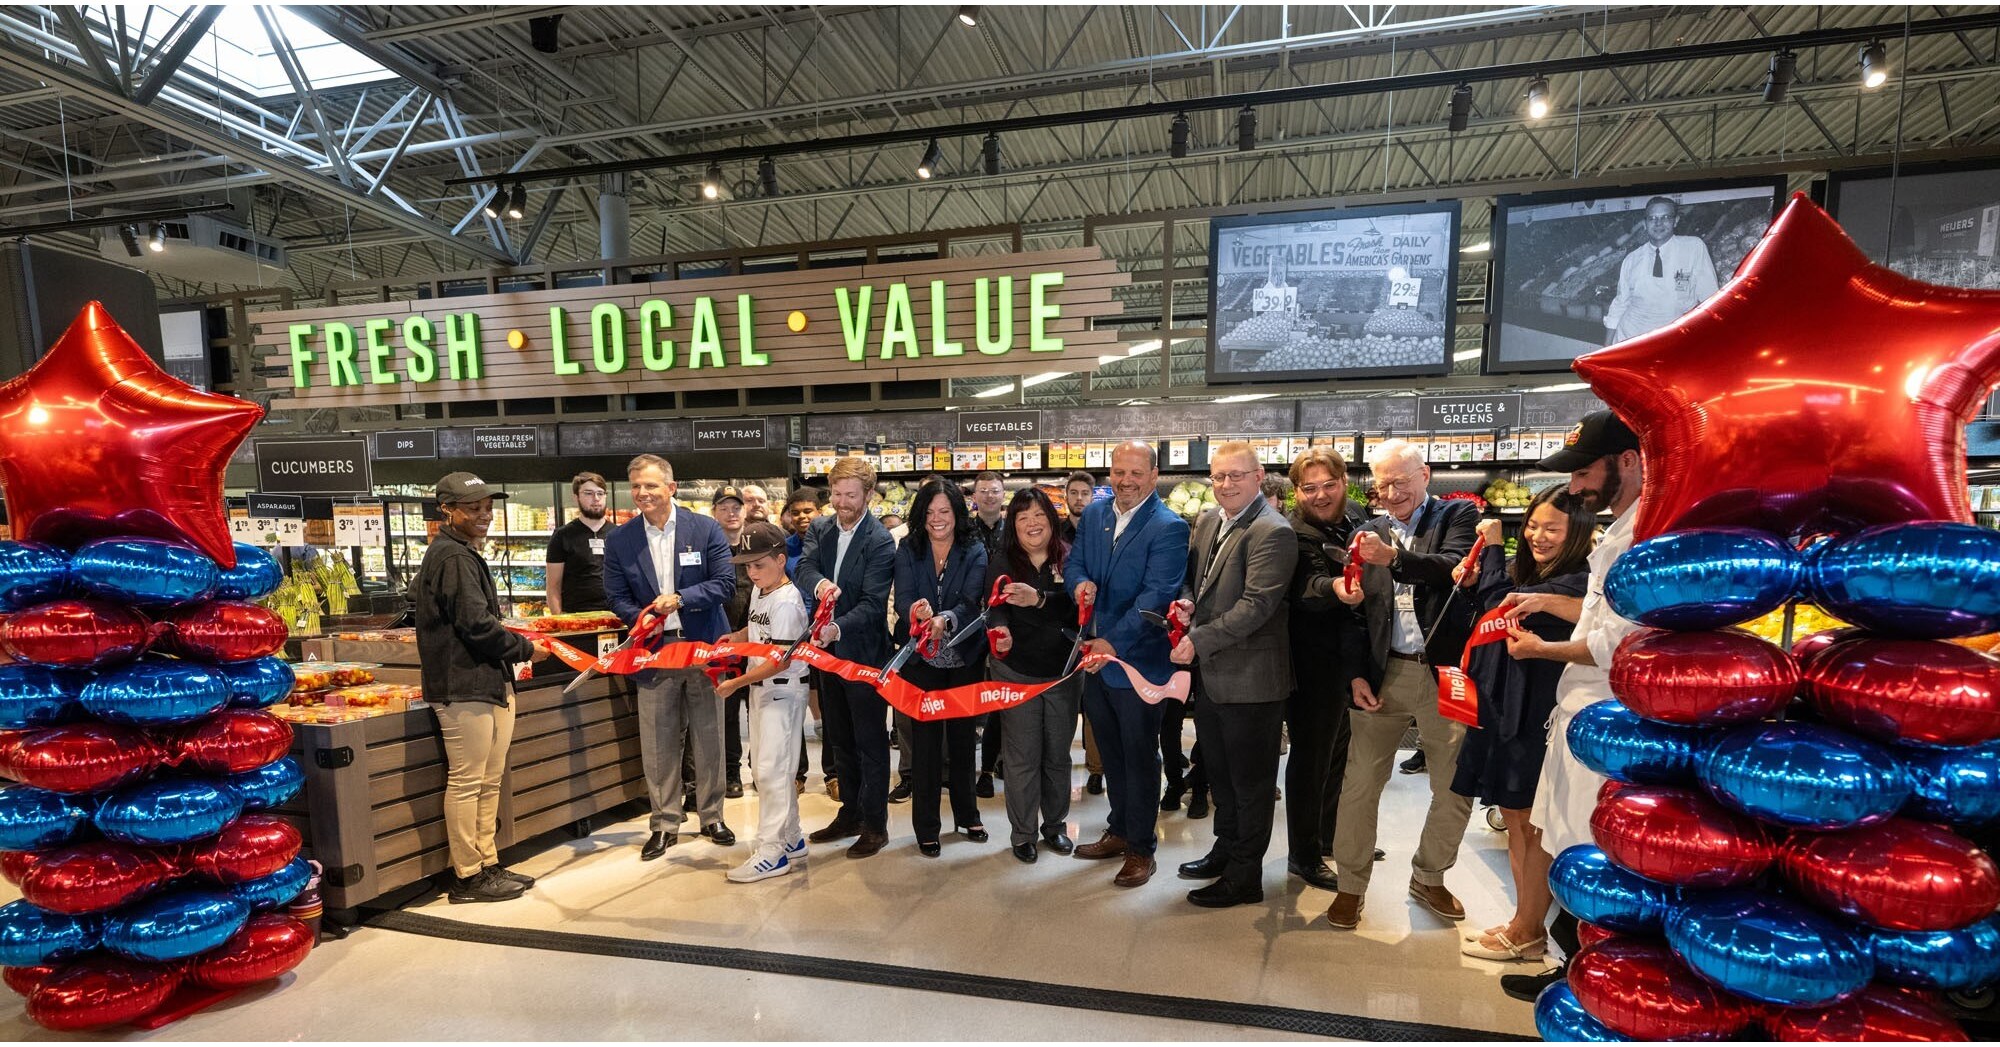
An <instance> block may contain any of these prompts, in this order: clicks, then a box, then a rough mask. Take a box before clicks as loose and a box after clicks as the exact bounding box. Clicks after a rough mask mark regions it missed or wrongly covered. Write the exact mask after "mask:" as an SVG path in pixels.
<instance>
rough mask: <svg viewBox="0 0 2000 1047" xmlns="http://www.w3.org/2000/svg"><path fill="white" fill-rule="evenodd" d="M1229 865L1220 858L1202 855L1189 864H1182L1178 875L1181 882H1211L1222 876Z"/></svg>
mask: <svg viewBox="0 0 2000 1047" xmlns="http://www.w3.org/2000/svg"><path fill="white" fill-rule="evenodd" d="M1228 865H1229V863H1228V862H1227V861H1224V860H1223V859H1222V858H1221V857H1220V856H1218V855H1213V854H1204V855H1202V856H1201V857H1199V858H1196V859H1195V860H1194V861H1191V862H1182V863H1181V867H1180V875H1181V879H1183V880H1213V879H1215V878H1216V877H1218V876H1221V875H1222V870H1223V869H1225V868H1227V867H1228Z"/></svg>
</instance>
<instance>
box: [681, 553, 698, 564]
mask: <svg viewBox="0 0 2000 1047" xmlns="http://www.w3.org/2000/svg"><path fill="white" fill-rule="evenodd" d="M681 566H682V567H700V566H701V550H699V549H689V550H687V551H686V552H683V553H681Z"/></svg>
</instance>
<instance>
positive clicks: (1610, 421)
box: [1500, 411, 1645, 1000]
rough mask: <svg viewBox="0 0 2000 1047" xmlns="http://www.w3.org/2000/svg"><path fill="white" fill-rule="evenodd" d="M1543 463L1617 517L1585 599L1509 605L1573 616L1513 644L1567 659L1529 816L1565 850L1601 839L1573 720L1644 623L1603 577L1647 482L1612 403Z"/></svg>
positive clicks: (1571, 936)
mask: <svg viewBox="0 0 2000 1047" xmlns="http://www.w3.org/2000/svg"><path fill="white" fill-rule="evenodd" d="M1540 468H1542V469H1546V470H1548V471H1550V472H1558V473H1561V472H1566V473H1569V474H1570V478H1569V490H1570V493H1571V494H1574V495H1577V496H1578V497H1580V498H1582V499H1583V500H1584V504H1586V505H1588V506H1589V507H1590V508H1592V509H1596V510H1598V511H1599V512H1602V511H1604V510H1606V509H1609V510H1611V512H1612V513H1613V514H1614V516H1615V517H1616V519H1615V521H1614V522H1613V523H1612V524H1611V527H1610V529H1608V530H1606V531H1605V532H1604V537H1603V538H1601V539H1599V540H1598V543H1597V548H1596V549H1594V550H1592V551H1591V554H1590V588H1589V590H1588V591H1587V592H1586V593H1585V595H1584V596H1583V597H1582V598H1581V599H1578V598H1576V597H1570V596H1557V595H1555V594H1553V593H1528V594H1520V593H1510V594H1509V595H1508V596H1507V599H1506V606H1508V607H1509V608H1510V609H1509V611H1508V615H1509V617H1510V618H1512V619H1513V620H1514V621H1515V622H1517V623H1518V622H1519V620H1520V619H1522V618H1525V617H1527V616H1528V615H1531V614H1534V613H1536V612H1546V613H1549V614H1554V615H1557V616H1559V617H1562V618H1567V619H1569V620H1570V621H1573V622H1575V623H1576V631H1575V632H1574V633H1572V634H1571V637H1570V639H1568V640H1566V641H1563V642H1561V643H1549V642H1548V641H1546V640H1543V639H1541V638H1540V637H1538V636H1536V635H1535V634H1534V633H1532V632H1529V631H1527V630H1525V629H1522V628H1521V627H1520V626H1519V625H1518V624H1516V625H1515V626H1514V628H1513V629H1512V631H1511V633H1510V635H1511V637H1512V639H1510V640H1508V641H1507V652H1508V653H1509V654H1511V655H1513V656H1514V657H1515V658H1549V659H1553V660H1555V661H1560V662H1565V663H1567V664H1566V665H1565V666H1564V668H1563V674H1562V679H1561V680H1559V681H1557V683H1556V711H1555V715H1554V716H1553V717H1552V718H1551V719H1550V721H1549V748H1548V755H1547V756H1546V757H1544V758H1543V760H1542V777H1541V780H1540V781H1539V782H1538V783H1536V786H1535V806H1534V809H1533V810H1532V811H1531V812H1530V813H1529V816H1528V821H1529V823H1530V824H1531V825H1533V826H1534V827H1535V828H1537V829H1539V830H1541V833H1542V849H1543V850H1545V851H1547V852H1548V853H1549V854H1550V855H1558V854H1561V853H1562V852H1563V851H1565V850H1567V849H1568V848H1570V847H1573V846H1575V845H1577V844H1580V843H1587V844H1595V843H1596V842H1597V841H1596V838H1595V837H1594V836H1593V835H1592V833H1591V831H1590V815H1591V812H1592V811H1594V810H1596V808H1597V792H1598V790H1599V789H1600V788H1602V787H1603V785H1604V778H1603V776H1601V775H1599V774H1597V773H1596V772H1594V771H1592V770H1591V769H1590V768H1588V767H1585V766H1584V765H1583V764H1582V763H1580V762H1578V761H1577V759H1576V757H1575V756H1572V755H1571V754H1570V751H1569V722H1570V720H1571V719H1572V718H1574V717H1575V716H1576V714H1577V712H1578V711H1580V710H1582V709H1583V708H1584V707H1585V706H1588V705H1594V704H1596V703H1597V702H1601V701H1603V700H1604V699H1606V698H1610V697H1612V694H1611V677H1610V670H1611V655H1612V653H1613V652H1614V651H1616V650H1617V649H1618V644H1619V642H1620V641H1621V640H1623V639H1625V637H1626V636H1627V635H1628V634H1630V633H1632V632H1633V631H1634V630H1636V629H1638V628H1639V626H1638V625H1637V623H1634V622H1631V621H1627V620H1626V619H1624V618H1621V617H1619V616H1618V614H1617V613H1616V612H1614V611H1613V610H1612V609H1611V606H1610V605H1609V604H1607V603H1606V602H1605V600H1604V576H1605V573H1606V572H1608V571H1610V570H1611V565H1612V563H1613V562H1615V561H1616V560H1617V559H1618V557H1620V556H1622V555H1624V553H1625V550H1627V549H1630V548H1631V547H1632V522H1633V515H1634V514H1633V513H1632V507H1633V506H1634V505H1636V504H1638V501H1639V493H1640V490H1641V488H1642V487H1643V485H1644V482H1645V469H1644V463H1643V462H1642V461H1641V460H1640V456H1639V438H1638V437H1637V436H1635V435H1633V433H1632V430H1631V429H1630V428H1628V427H1627V426H1626V425H1625V423H1624V422H1623V421H1621V420H1619V418H1618V416H1617V415H1615V414H1613V413H1611V412H1610V411H1597V412H1595V413H1593V414H1590V415H1588V416H1586V417H1585V418H1584V419H1583V421H1582V422H1581V423H1580V424H1578V425H1577V427H1576V428H1575V429H1572V430H1570V433H1569V436H1568V437H1566V438H1565V439H1564V441H1563V449H1562V450H1561V451H1558V452H1556V453H1555V454H1553V455H1550V456H1549V457H1547V458H1544V459H1543V460H1542V461H1541V463H1540ZM1575 923H1576V918H1575V917H1574V916H1571V915H1570V914H1569V913H1566V912H1563V913H1558V914H1557V917H1556V921H1555V926H1554V927H1553V928H1552V929H1551V933H1550V937H1552V938H1554V939H1555V941H1556V944H1558V945H1560V946H1562V947H1563V951H1564V954H1565V956H1568V955H1574V954H1575V952H1576V948H1577V942H1576V932H1575ZM1563 970H1564V969H1563V968H1560V967H1559V968H1556V969H1555V970H1553V971H1550V972H1548V973H1546V974H1539V975H1526V974H1519V975H1507V976H1505V977H1503V978H1501V979H1500V984H1501V988H1502V989H1504V990H1506V992H1507V994H1508V995H1509V996H1513V997H1515V998H1517V999H1525V1000H1533V999H1534V997H1535V994H1537V993H1539V992H1541V990H1542V989H1543V988H1545V987H1547V986H1548V984H1549V983H1550V982H1554V981H1557V980H1559V979H1561V978H1562V976H1563Z"/></svg>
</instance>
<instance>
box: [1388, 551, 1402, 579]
mask: <svg viewBox="0 0 2000 1047" xmlns="http://www.w3.org/2000/svg"><path fill="white" fill-rule="evenodd" d="M1401 566H1403V554H1402V553H1397V554H1396V555H1395V556H1393V557H1391V558H1390V559H1389V572H1390V573H1391V574H1394V573H1395V571H1396V569H1397V568H1398V567H1401Z"/></svg>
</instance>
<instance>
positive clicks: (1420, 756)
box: [1396, 749, 1428, 774]
mask: <svg viewBox="0 0 2000 1047" xmlns="http://www.w3.org/2000/svg"><path fill="white" fill-rule="evenodd" d="M1427 762H1428V761H1426V760H1425V759H1424V751H1423V750H1422V749H1418V750H1417V751H1416V753H1415V754H1413V755H1412V756H1411V757H1410V758H1409V759H1407V760H1404V761H1403V762H1402V763H1399V764H1397V765H1396V769H1397V770H1399V771H1401V772H1403V773H1404V774H1422V773H1424V771H1425V770H1427V767H1426V764H1427Z"/></svg>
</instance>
